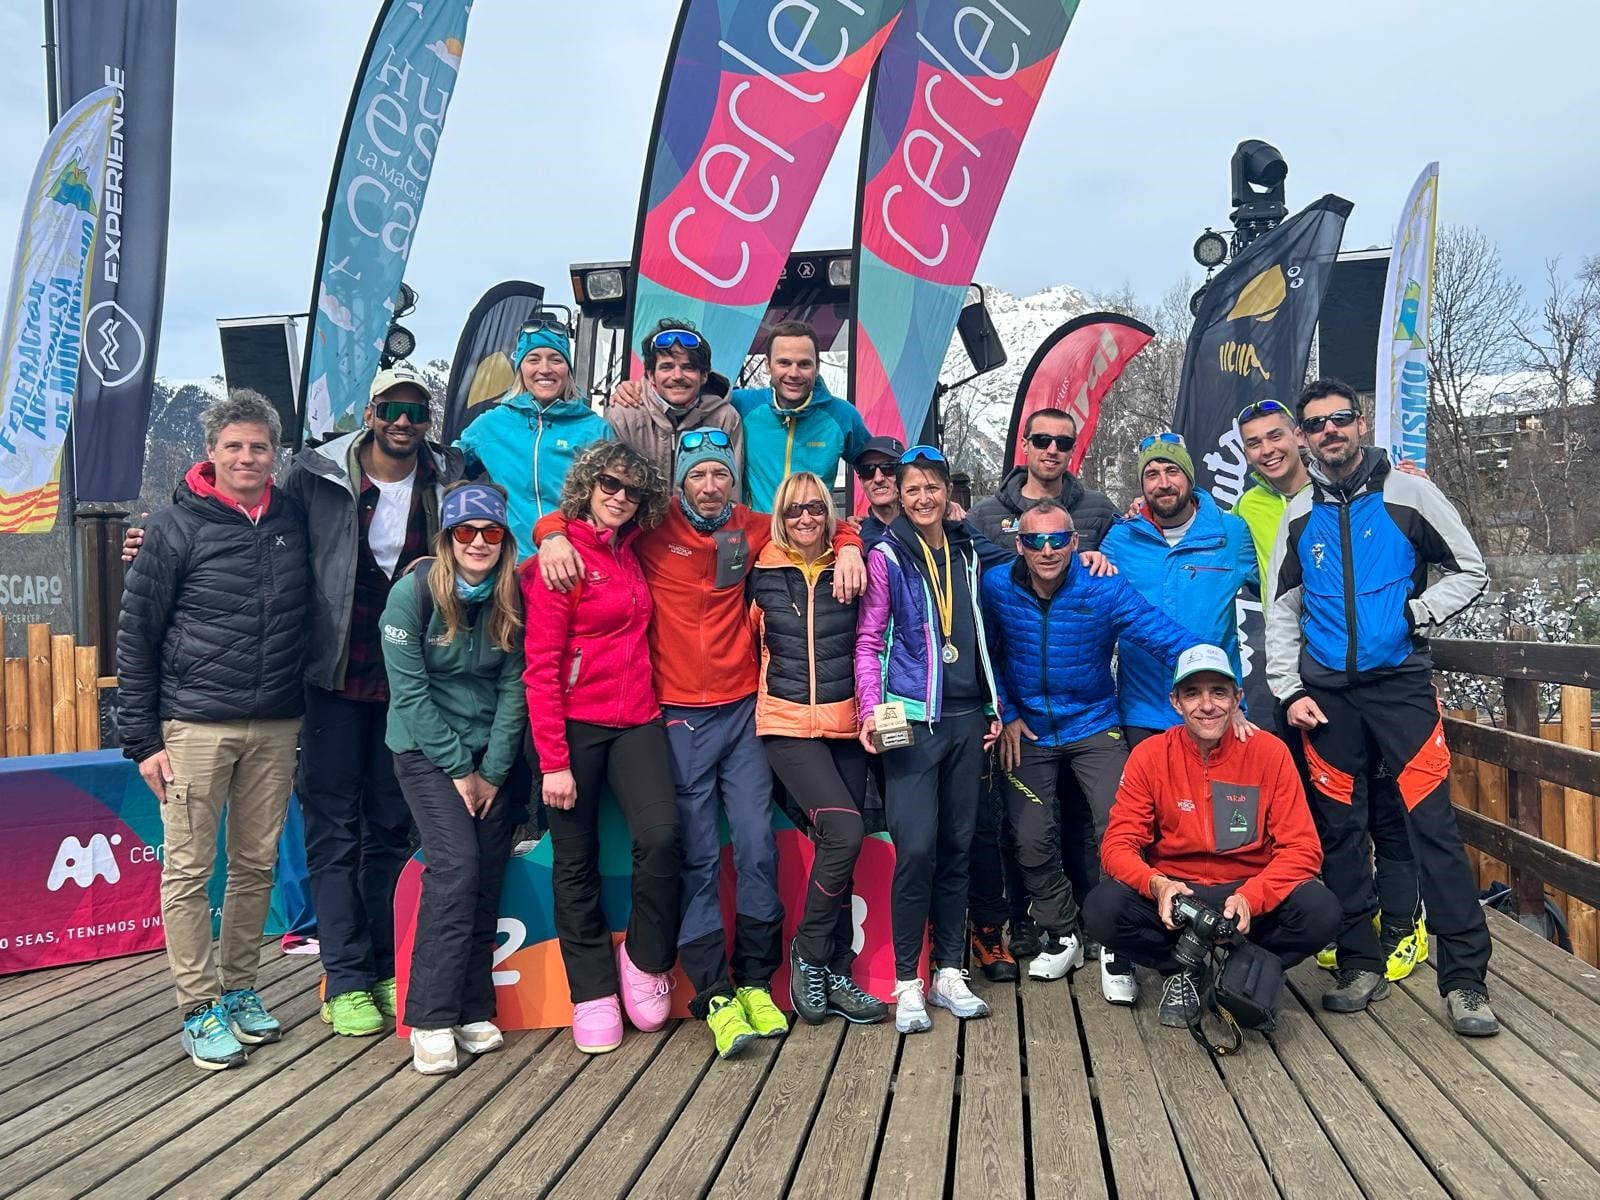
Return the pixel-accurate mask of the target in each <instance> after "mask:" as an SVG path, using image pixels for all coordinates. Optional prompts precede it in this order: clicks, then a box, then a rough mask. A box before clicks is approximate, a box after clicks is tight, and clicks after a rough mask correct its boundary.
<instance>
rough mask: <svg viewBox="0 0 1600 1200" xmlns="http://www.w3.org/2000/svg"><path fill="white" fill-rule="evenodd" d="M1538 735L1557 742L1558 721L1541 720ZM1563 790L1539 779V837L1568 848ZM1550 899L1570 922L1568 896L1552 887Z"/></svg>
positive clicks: (1564, 792) (1558, 734)
mask: <svg viewBox="0 0 1600 1200" xmlns="http://www.w3.org/2000/svg"><path fill="white" fill-rule="evenodd" d="M1539 736H1540V737H1541V738H1543V739H1544V740H1545V741H1547V742H1559V741H1560V740H1561V724H1560V722H1550V721H1545V722H1541V723H1540V725H1539ZM1566 791H1567V789H1566V788H1563V787H1560V786H1559V785H1557V784H1554V783H1551V782H1550V781H1549V780H1548V779H1541V780H1540V781H1539V836H1540V837H1541V838H1543V839H1544V840H1545V841H1547V842H1549V843H1550V844H1551V845H1552V846H1560V847H1561V848H1562V849H1564V850H1565V849H1568V846H1567V803H1566ZM1580 857H1581V856H1580ZM1549 898H1550V902H1551V903H1552V904H1554V905H1555V906H1556V908H1558V909H1560V910H1561V916H1562V919H1563V920H1567V921H1569V922H1570V920H1571V916H1572V912H1571V903H1572V901H1571V898H1570V897H1569V896H1568V895H1567V894H1566V893H1565V892H1562V891H1557V890H1555V889H1553V888H1552V889H1550V892H1549ZM1580 903H1581V901H1580Z"/></svg>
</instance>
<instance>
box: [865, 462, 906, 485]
mask: <svg viewBox="0 0 1600 1200" xmlns="http://www.w3.org/2000/svg"><path fill="white" fill-rule="evenodd" d="M897 469H898V468H897V465H896V464H895V463H892V462H871V463H857V464H856V467H855V472H856V478H857V479H859V480H861V482H862V483H866V482H868V481H869V480H872V479H874V478H876V477H877V476H879V475H882V476H883V477H884V478H885V479H893V478H894V477H895V474H896V471H897Z"/></svg>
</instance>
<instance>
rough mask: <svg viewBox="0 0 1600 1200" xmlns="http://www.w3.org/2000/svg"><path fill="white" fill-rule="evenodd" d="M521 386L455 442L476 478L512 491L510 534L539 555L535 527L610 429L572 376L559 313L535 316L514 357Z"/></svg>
mask: <svg viewBox="0 0 1600 1200" xmlns="http://www.w3.org/2000/svg"><path fill="white" fill-rule="evenodd" d="M512 363H513V368H512V369H513V370H515V371H516V373H517V383H516V386H514V387H513V388H512V390H511V391H510V392H508V393H507V394H506V395H505V396H504V397H502V398H501V399H500V401H499V403H497V404H496V405H495V406H494V407H493V408H491V409H490V410H489V411H488V412H486V413H484V414H483V415H482V416H480V417H478V418H477V419H476V420H475V421H473V422H472V424H470V425H468V426H467V427H466V429H464V430H462V432H461V436H460V437H459V438H457V439H456V446H457V448H458V449H460V451H461V453H462V455H463V456H464V457H465V459H466V470H467V474H468V475H469V476H470V477H472V478H479V477H482V476H484V475H487V476H488V477H489V478H490V479H492V480H494V481H495V482H496V483H498V484H499V485H500V486H501V487H503V488H505V489H506V494H507V497H508V499H507V503H506V507H507V511H508V513H509V515H510V520H511V532H512V533H513V534H515V535H516V539H517V544H518V545H519V546H521V547H523V548H524V549H523V550H522V551H521V552H520V555H519V561H520V559H521V558H527V557H529V556H531V555H532V554H533V551H534V549H535V547H534V544H533V527H534V526H535V525H536V524H538V522H539V518H540V517H542V516H545V515H546V514H547V513H552V512H555V511H556V510H557V508H559V507H560V503H561V485H562V483H564V482H565V481H566V478H567V469H568V468H569V467H571V466H572V460H573V459H575V458H577V457H578V452H579V451H580V450H582V449H583V448H584V447H585V446H588V445H590V444H591V443H593V442H598V441H600V440H601V439H602V438H611V437H614V436H615V435H614V434H613V433H612V432H611V426H610V425H609V424H607V423H606V420H605V418H604V417H602V416H600V414H599V413H597V412H595V411H594V410H593V409H592V408H590V407H589V401H588V400H587V399H586V398H585V397H584V396H583V394H582V393H581V392H579V391H578V385H577V382H576V380H574V378H573V375H572V346H571V343H570V342H568V340H567V334H566V330H565V329H563V328H562V327H561V326H560V324H559V323H558V322H557V320H556V318H554V317H552V316H550V315H548V314H545V313H542V312H541V313H535V314H534V316H533V318H532V319H531V320H530V321H529V323H528V324H527V325H525V326H523V329H522V333H521V334H520V335H519V336H518V338H517V348H516V350H515V352H514V353H513V354H512Z"/></svg>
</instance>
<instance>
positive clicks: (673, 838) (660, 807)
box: [547, 721, 680, 1004]
mask: <svg viewBox="0 0 1600 1200" xmlns="http://www.w3.org/2000/svg"><path fill="white" fill-rule="evenodd" d="M567 751H568V755H569V758H570V761H571V764H572V776H573V779H574V780H575V781H576V782H577V785H578V802H577V804H575V805H574V806H573V807H572V808H566V809H563V808H549V809H547V816H548V819H549V822H550V837H551V844H552V848H553V850H554V860H555V861H554V868H553V880H552V883H553V888H554V891H555V917H556V936H557V937H558V938H559V939H560V942H561V959H562V961H563V962H564V963H565V964H566V968H567V986H568V989H569V990H570V992H571V995H572V1002H573V1003H574V1004H581V1003H583V1002H584V1001H585V1000H598V999H601V998H602V997H604V996H614V995H616V994H617V987H618V984H617V963H616V959H615V958H614V957H613V955H612V950H611V930H610V926H609V924H608V922H607V921H606V918H605V914H604V913H603V912H601V909H600V795H601V792H602V789H603V788H604V786H605V785H606V784H609V785H610V787H611V793H612V795H614V796H615V797H616V800H617V807H619V808H620V809H621V810H622V816H623V819H624V820H626V821H627V823H628V834H629V837H630V838H631V839H632V841H633V881H632V886H633V909H632V911H631V913H630V914H629V916H628V932H627V944H628V957H629V958H631V959H632V960H633V964H634V965H635V966H636V967H638V968H639V969H640V970H641V971H655V972H664V971H670V970H671V969H672V964H673V963H674V962H675V961H677V957H678V871H679V858H680V853H679V847H678V804H677V800H676V798H675V795H674V791H673V784H672V766H671V764H670V763H669V762H668V760H667V735H666V731H665V728H664V727H663V726H662V724H661V722H660V721H652V722H651V723H650V724H648V725H633V726H630V727H628V728H626V729H613V728H611V727H610V726H606V725H586V724H584V723H583V722H581V721H568V722H567Z"/></svg>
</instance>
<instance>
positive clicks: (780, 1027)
mask: <svg viewBox="0 0 1600 1200" xmlns="http://www.w3.org/2000/svg"><path fill="white" fill-rule="evenodd" d="M734 995H735V996H737V997H738V998H739V1007H740V1008H742V1009H744V1019H745V1020H746V1021H748V1022H749V1023H750V1028H751V1029H754V1030H755V1031H756V1033H757V1034H759V1035H760V1036H761V1037H764V1038H771V1037H782V1036H783V1035H784V1034H786V1033H788V1032H789V1018H788V1017H786V1016H784V1015H783V1011H782V1010H781V1009H780V1008H779V1007H778V1006H777V1005H776V1004H774V1003H773V1002H772V993H771V992H769V991H768V990H767V989H766V988H764V987H742V988H740V989H739V990H738V991H736V992H735V993H734Z"/></svg>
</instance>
